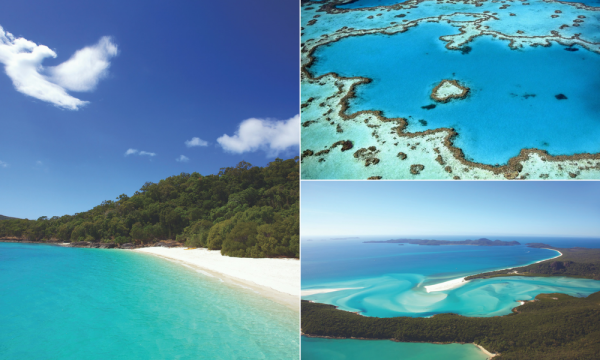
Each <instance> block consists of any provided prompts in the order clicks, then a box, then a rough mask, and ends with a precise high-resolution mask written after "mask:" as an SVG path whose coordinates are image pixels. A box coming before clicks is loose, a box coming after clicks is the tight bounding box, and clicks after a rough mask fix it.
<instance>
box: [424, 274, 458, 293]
mask: <svg viewBox="0 0 600 360" xmlns="http://www.w3.org/2000/svg"><path fill="white" fill-rule="evenodd" d="M466 283H467V281H466V280H465V278H464V277H461V278H458V279H452V280H448V281H444V282H443V283H439V284H435V285H428V286H425V291H427V292H428V293H429V292H432V291H444V290H450V289H455V288H457V287H459V286H462V285H464V284H466Z"/></svg>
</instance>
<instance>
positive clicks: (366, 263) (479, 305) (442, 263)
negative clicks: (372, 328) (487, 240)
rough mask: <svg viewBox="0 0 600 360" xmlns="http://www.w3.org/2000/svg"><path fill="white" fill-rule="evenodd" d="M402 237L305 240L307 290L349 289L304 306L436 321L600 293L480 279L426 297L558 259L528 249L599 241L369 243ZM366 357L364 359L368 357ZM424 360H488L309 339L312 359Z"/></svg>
mask: <svg viewBox="0 0 600 360" xmlns="http://www.w3.org/2000/svg"><path fill="white" fill-rule="evenodd" d="M397 238H403V237H402V236H387V237H364V238H360V239H353V240H332V239H330V238H325V237H321V238H320V237H308V238H305V239H302V290H303V291H304V290H311V289H312V290H315V289H339V288H350V289H348V290H342V291H335V292H328V293H319V294H313V295H308V296H303V297H302V299H304V300H312V301H315V302H319V303H326V304H331V305H335V306H337V307H339V308H340V309H342V310H347V311H353V312H360V313H361V314H362V315H364V316H376V317H394V316H410V317H429V316H432V315H435V314H440V313H449V312H452V313H458V314H461V315H464V316H478V317H487V316H498V315H506V314H509V313H510V312H511V309H512V308H514V307H516V306H518V305H519V303H518V300H531V299H533V298H535V296H537V295H538V294H540V293H553V292H560V293H566V294H569V295H572V296H587V295H589V294H591V293H594V292H597V291H600V281H595V280H588V279H574V278H564V277H558V278H546V277H511V278H494V279H477V280H472V281H469V282H468V283H467V284H465V285H462V286H460V287H458V288H454V289H450V290H445V291H436V292H427V291H426V289H425V286H429V285H433V284H438V283H441V282H445V281H449V280H453V279H456V278H460V277H463V276H467V275H471V274H477V273H481V272H486V271H493V270H499V269H504V268H509V267H516V266H522V265H526V264H531V263H535V262H537V261H540V260H544V259H549V258H552V257H555V256H557V255H558V254H557V252H556V251H553V250H548V249H535V248H528V247H526V246H525V245H524V244H525V243H528V242H542V243H546V244H548V245H552V246H556V247H575V246H580V247H588V248H600V239H575V238H520V237H499V238H498V237H494V238H492V239H493V240H496V239H499V240H504V241H513V240H515V241H519V242H520V243H521V244H523V245H520V246H510V247H482V246H462V245H451V246H422V245H410V244H404V245H398V244H365V243H363V241H368V240H389V239H397ZM419 238H423V239H436V240H466V239H477V238H478V237H472V236H471V237H467V236H460V237H459V236H446V237H440V236H430V237H419ZM361 354H362V355H361ZM365 354H377V358H379V359H397V358H398V354H403V356H402V359H414V360H425V359H432V358H446V359H485V358H487V356H486V355H485V354H484V353H483V352H482V351H481V350H479V349H478V348H476V347H475V346H474V345H472V344H465V345H460V344H451V345H438V344H426V343H422V344H421V343H420V344H414V343H396V342H392V341H384V340H382V341H370V340H369V341H365V340H337V339H314V338H306V337H303V338H302V355H303V358H305V359H311V360H319V359H363V358H367V357H368V356H367V357H365Z"/></svg>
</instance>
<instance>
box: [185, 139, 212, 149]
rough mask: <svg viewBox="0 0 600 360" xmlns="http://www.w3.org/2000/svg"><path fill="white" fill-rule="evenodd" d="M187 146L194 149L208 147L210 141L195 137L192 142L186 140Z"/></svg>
mask: <svg viewBox="0 0 600 360" xmlns="http://www.w3.org/2000/svg"><path fill="white" fill-rule="evenodd" d="M185 146H187V147H194V146H208V141H204V140H202V139H200V138H199V137H193V138H192V140H186V141H185Z"/></svg>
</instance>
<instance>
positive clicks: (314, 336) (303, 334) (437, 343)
mask: <svg viewBox="0 0 600 360" xmlns="http://www.w3.org/2000/svg"><path fill="white" fill-rule="evenodd" d="M300 336H304V337H307V338H319V339H332V340H366V341H369V340H375V341H382V340H383V341H393V342H399V343H407V344H435V345H450V344H460V345H466V344H472V345H474V346H476V347H477V348H478V349H479V350H481V351H482V352H483V353H484V354H485V355H487V356H489V359H491V358H493V357H495V356H498V355H500V354H494V353H492V352H489V351H488V350H486V349H485V348H484V347H483V346H481V345H478V344H475V343H461V342H436V341H433V342H431V341H398V340H396V339H370V338H362V337H341V336H327V335H311V334H305V333H303V332H302V330H300Z"/></svg>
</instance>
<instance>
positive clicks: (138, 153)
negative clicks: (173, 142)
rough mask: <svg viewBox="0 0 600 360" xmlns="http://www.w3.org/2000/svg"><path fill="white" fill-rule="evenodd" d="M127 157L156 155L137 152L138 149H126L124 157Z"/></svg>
mask: <svg viewBox="0 0 600 360" xmlns="http://www.w3.org/2000/svg"><path fill="white" fill-rule="evenodd" d="M129 155H141V156H144V155H145V156H156V154H155V153H153V152H148V151H139V150H138V149H127V151H125V156H129Z"/></svg>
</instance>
